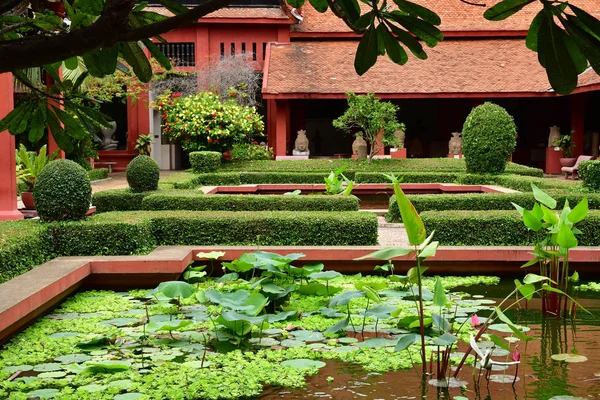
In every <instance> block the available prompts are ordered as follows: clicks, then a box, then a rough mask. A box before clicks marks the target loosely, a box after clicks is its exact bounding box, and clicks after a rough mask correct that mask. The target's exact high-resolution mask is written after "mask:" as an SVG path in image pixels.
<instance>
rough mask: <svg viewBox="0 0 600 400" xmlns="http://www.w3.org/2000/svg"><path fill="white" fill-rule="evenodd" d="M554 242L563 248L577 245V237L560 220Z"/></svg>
mask: <svg viewBox="0 0 600 400" xmlns="http://www.w3.org/2000/svg"><path fill="white" fill-rule="evenodd" d="M556 243H558V245H559V246H560V247H563V248H565V249H572V248H574V247H577V238H576V237H575V234H574V233H573V231H572V230H571V228H569V227H568V226H567V224H566V223H565V222H561V223H560V226H559V228H558V235H557V236H556Z"/></svg>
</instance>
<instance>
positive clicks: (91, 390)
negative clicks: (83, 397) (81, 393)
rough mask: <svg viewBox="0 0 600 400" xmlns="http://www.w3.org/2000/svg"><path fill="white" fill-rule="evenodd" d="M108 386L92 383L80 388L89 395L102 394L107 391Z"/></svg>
mask: <svg viewBox="0 0 600 400" xmlns="http://www.w3.org/2000/svg"><path fill="white" fill-rule="evenodd" d="M107 387H108V386H106V385H98V384H97V383H90V384H89V385H84V386H80V387H79V389H81V390H85V391H86V392H88V393H95V392H100V391H102V390H104V389H106V388H107Z"/></svg>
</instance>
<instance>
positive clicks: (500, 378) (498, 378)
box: [490, 374, 521, 385]
mask: <svg viewBox="0 0 600 400" xmlns="http://www.w3.org/2000/svg"><path fill="white" fill-rule="evenodd" d="M520 380H521V378H519V377H518V376H517V378H516V379H515V377H514V376H513V375H508V374H493V375H490V382H494V383H508V384H511V385H512V384H513V383H514V382H518V381H520Z"/></svg>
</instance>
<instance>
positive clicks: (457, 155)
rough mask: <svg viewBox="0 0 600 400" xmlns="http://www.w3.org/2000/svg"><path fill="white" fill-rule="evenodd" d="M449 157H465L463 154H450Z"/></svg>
mask: <svg viewBox="0 0 600 400" xmlns="http://www.w3.org/2000/svg"><path fill="white" fill-rule="evenodd" d="M448 158H465V156H464V155H463V154H448Z"/></svg>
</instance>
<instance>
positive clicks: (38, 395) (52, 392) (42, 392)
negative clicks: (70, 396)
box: [27, 389, 60, 399]
mask: <svg viewBox="0 0 600 400" xmlns="http://www.w3.org/2000/svg"><path fill="white" fill-rule="evenodd" d="M59 392H60V390H58V389H38V390H34V391H32V392H29V393H27V396H28V397H27V398H29V399H53V398H54V397H55V396H56V395H57V394H58V393H59Z"/></svg>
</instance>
